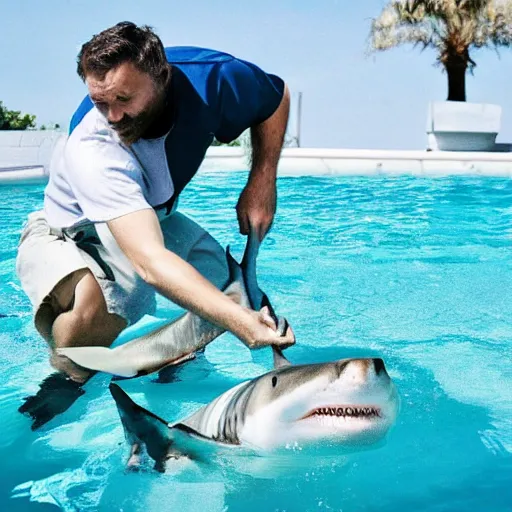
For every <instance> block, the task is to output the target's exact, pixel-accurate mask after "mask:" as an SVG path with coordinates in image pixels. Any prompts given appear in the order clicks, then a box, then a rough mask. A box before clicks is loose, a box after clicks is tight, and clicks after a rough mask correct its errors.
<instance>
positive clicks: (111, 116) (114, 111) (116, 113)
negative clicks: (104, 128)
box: [107, 106, 124, 123]
mask: <svg viewBox="0 0 512 512" xmlns="http://www.w3.org/2000/svg"><path fill="white" fill-rule="evenodd" d="M123 117H124V112H123V109H122V108H119V107H116V106H111V107H109V109H108V116H107V119H108V122H109V123H119V121H121V119H123Z"/></svg>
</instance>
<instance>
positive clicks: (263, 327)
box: [238, 307, 295, 350]
mask: <svg viewBox="0 0 512 512" xmlns="http://www.w3.org/2000/svg"><path fill="white" fill-rule="evenodd" d="M249 313H250V317H249V319H248V322H247V325H246V330H245V332H243V331H242V332H240V334H238V336H239V337H240V339H241V340H242V341H243V342H244V344H245V345H246V346H247V347H248V348H250V349H251V350H252V349H257V348H263V347H268V346H271V345H275V346H277V347H279V348H281V349H285V348H288V347H291V346H292V345H294V344H295V334H294V332H293V330H292V328H291V327H290V326H289V325H288V326H287V328H286V331H285V332H284V334H281V333H279V332H278V330H277V325H276V323H275V322H274V320H273V319H272V317H271V316H270V313H269V310H268V308H267V307H264V308H263V309H261V310H260V311H249Z"/></svg>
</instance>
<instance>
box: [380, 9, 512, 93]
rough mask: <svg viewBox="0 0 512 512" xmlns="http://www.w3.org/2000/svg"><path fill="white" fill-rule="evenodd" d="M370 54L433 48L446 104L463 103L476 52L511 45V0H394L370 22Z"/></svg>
mask: <svg viewBox="0 0 512 512" xmlns="http://www.w3.org/2000/svg"><path fill="white" fill-rule="evenodd" d="M370 41H371V47H372V49H373V50H387V49H389V48H394V47H395V46H400V45H402V44H408V43H411V44H413V45H415V46H416V45H419V46H421V47H422V48H423V49H425V48H433V49H434V50H435V51H436V52H437V61H438V63H440V64H441V65H442V66H443V67H444V69H445V70H446V73H447V75H448V101H466V72H467V70H468V69H469V70H470V71H473V68H474V67H475V66H476V64H475V62H474V61H473V59H472V58H471V55H470V51H472V50H473V49H475V48H482V47H493V48H496V49H497V48H498V47H500V46H511V45H512V0H394V1H392V2H390V3H389V4H388V5H387V6H386V7H384V9H383V11H382V13H381V14H380V16H379V17H378V18H376V19H373V20H372V27H371V33H370Z"/></svg>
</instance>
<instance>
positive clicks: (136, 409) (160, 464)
mask: <svg viewBox="0 0 512 512" xmlns="http://www.w3.org/2000/svg"><path fill="white" fill-rule="evenodd" d="M109 389H110V393H111V394H112V396H113V397H114V400H115V402H116V405H117V410H118V411H119V416H120V417H121V422H122V424H123V429H124V433H125V437H126V440H127V441H128V443H129V444H130V447H131V455H130V460H129V463H130V461H131V460H132V459H133V455H134V453H136V452H137V451H140V448H141V447H142V446H145V448H146V451H147V453H148V455H149V456H150V457H151V458H152V459H153V460H154V461H155V469H156V470H157V471H160V472H163V471H164V470H165V462H166V460H167V459H169V458H170V457H173V456H177V455H178V454H177V452H175V450H173V448H172V444H173V440H172V435H171V430H170V428H169V426H168V424H167V422H166V421H165V420H163V419H162V418H159V417H158V416H156V415H155V414H153V413H152V412H150V411H148V410H146V409H144V408H143V407H141V406H140V405H137V404H136V403H135V402H134V401H133V400H132V399H131V398H130V397H129V396H128V395H127V394H126V393H125V392H124V391H123V390H122V389H121V387H120V386H118V385H117V384H114V383H113V382H111V383H110V385H109Z"/></svg>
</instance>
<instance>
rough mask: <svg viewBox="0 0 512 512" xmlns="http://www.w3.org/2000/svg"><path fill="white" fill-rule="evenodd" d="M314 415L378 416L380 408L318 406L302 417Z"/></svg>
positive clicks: (344, 416)
mask: <svg viewBox="0 0 512 512" xmlns="http://www.w3.org/2000/svg"><path fill="white" fill-rule="evenodd" d="M314 416H336V417H338V418H339V417H343V418H347V417H348V418H380V410H379V409H378V408H377V407H373V406H367V407H365V406H363V407H360V406H354V405H350V406H343V407H319V408H318V409H314V410H313V411H311V412H310V413H308V414H307V415H306V416H304V418H302V419H305V418H310V417H314Z"/></svg>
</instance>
